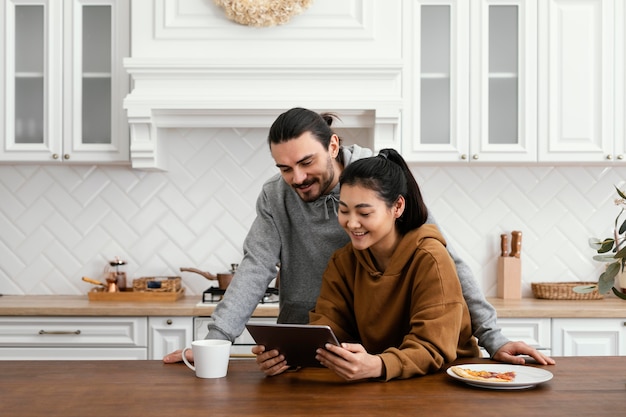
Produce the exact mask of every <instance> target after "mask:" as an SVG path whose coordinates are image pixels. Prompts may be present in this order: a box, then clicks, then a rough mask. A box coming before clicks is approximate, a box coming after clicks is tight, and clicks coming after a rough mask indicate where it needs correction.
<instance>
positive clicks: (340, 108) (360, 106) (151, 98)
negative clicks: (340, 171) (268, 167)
mask: <svg viewBox="0 0 626 417" xmlns="http://www.w3.org/2000/svg"><path fill="white" fill-rule="evenodd" d="M125 67H126V68H127V70H128V72H129V73H130V75H131V76H132V79H133V83H134V88H133V90H132V92H131V93H130V94H129V95H128V96H127V97H126V99H125V101H124V107H125V108H126V110H127V114H128V122H129V124H130V129H131V145H130V154H131V160H132V166H133V167H134V168H139V169H146V170H164V169H165V168H166V156H165V155H162V154H160V153H159V148H160V145H159V142H160V141H161V136H163V135H162V134H161V129H167V128H267V129H269V127H270V125H271V124H272V122H273V121H274V119H276V117H277V116H278V115H279V114H280V113H282V112H284V111H285V110H287V109H289V108H292V107H306V108H310V109H313V110H317V111H332V112H335V113H337V114H338V115H339V116H340V118H341V122H340V124H339V125H338V126H337V127H340V128H369V129H371V131H372V135H373V139H374V140H373V141H372V142H373V143H374V146H375V147H376V148H377V149H380V148H381V147H396V148H399V124H400V114H401V108H402V102H401V100H400V98H399V97H400V96H401V95H400V76H399V74H400V72H401V71H400V69H399V68H398V67H393V66H371V65H369V66H362V65H358V64H354V63H353V64H344V65H333V66H327V65H326V66H319V67H314V68H312V67H306V68H303V67H301V66H298V65H295V64H291V65H284V64H283V65H256V66H250V65H245V66H242V65H241V64H239V63H237V62H233V63H230V64H224V63H219V64H217V63H213V62H209V61H202V60H186V61H180V60H176V62H171V60H156V59H127V60H126V62H125Z"/></svg>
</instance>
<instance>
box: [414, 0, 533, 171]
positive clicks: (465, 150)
mask: <svg viewBox="0 0 626 417" xmlns="http://www.w3.org/2000/svg"><path fill="white" fill-rule="evenodd" d="M406 6H407V7H408V8H409V10H408V12H407V13H406V16H408V17H407V19H410V21H406V20H405V27H407V28H410V29H407V30H410V31H412V33H411V36H410V39H411V42H407V45H408V46H407V47H408V48H410V50H409V51H406V53H407V56H413V59H412V65H411V68H412V70H411V77H409V78H410V82H412V85H411V83H410V82H409V83H407V84H408V88H409V89H410V90H411V91H410V96H411V97H412V100H411V103H412V106H411V108H412V110H411V117H409V118H405V119H403V123H404V128H405V129H406V130H405V132H408V134H407V133H405V135H404V137H405V139H404V142H403V154H404V156H405V157H406V158H407V159H408V160H411V161H423V162H446V161H450V162H454V161H461V162H496V161H497V162H534V161H536V160H537V152H536V130H537V113H536V102H537V96H536V88H537V78H536V77H537V69H536V66H537V30H536V24H537V1H536V0H506V1H504V0H472V1H470V2H467V1H459V0H431V1H428V0H423V1H416V2H409V3H406Z"/></svg>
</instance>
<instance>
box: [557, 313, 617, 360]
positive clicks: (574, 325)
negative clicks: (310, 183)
mask: <svg viewBox="0 0 626 417" xmlns="http://www.w3.org/2000/svg"><path fill="white" fill-rule="evenodd" d="M552 341H553V348H552V352H553V355H554V356H621V355H626V319H608V318H607V319H552Z"/></svg>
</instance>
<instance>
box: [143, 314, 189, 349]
mask: <svg viewBox="0 0 626 417" xmlns="http://www.w3.org/2000/svg"><path fill="white" fill-rule="evenodd" d="M192 340H193V318H192V317H148V346H149V349H148V359H154V360H161V359H163V356H165V355H167V354H168V353H170V352H173V351H175V350H178V349H183V348H184V347H186V346H191V341H192Z"/></svg>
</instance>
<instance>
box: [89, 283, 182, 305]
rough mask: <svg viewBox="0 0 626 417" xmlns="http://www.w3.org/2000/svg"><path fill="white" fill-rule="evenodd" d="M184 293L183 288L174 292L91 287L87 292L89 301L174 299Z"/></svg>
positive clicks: (156, 300) (155, 300)
mask: <svg viewBox="0 0 626 417" xmlns="http://www.w3.org/2000/svg"><path fill="white" fill-rule="evenodd" d="M183 295H185V288H184V287H183V288H181V289H180V290H178V291H176V292H163V291H132V290H131V291H120V292H106V291H98V290H97V289H95V288H94V289H93V290H91V291H89V292H88V293H87V296H88V297H89V301H134V302H136V301H148V302H150V301H152V302H159V301H176V300H178V299H179V298H182V297H183Z"/></svg>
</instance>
